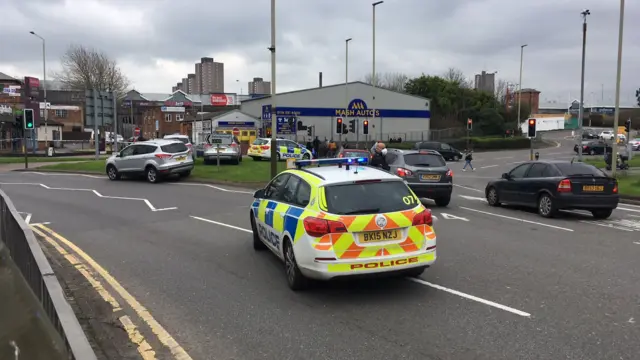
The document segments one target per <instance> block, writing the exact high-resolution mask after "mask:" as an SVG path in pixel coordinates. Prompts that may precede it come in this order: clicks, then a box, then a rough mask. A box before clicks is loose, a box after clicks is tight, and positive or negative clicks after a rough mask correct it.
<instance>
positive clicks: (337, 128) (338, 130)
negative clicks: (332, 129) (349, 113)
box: [336, 118, 343, 134]
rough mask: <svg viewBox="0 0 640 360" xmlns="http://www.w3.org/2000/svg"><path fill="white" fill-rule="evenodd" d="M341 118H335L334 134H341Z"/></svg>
mask: <svg viewBox="0 0 640 360" xmlns="http://www.w3.org/2000/svg"><path fill="white" fill-rule="evenodd" d="M342 125H343V124H342V118H337V119H336V134H341V133H342Z"/></svg>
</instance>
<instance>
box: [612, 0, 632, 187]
mask: <svg viewBox="0 0 640 360" xmlns="http://www.w3.org/2000/svg"><path fill="white" fill-rule="evenodd" d="M623 30H624V0H620V24H619V29H618V71H617V74H616V112H615V115H614V119H613V133H614V134H617V133H618V125H619V124H620V123H619V120H620V78H621V76H622V33H623ZM627 135H631V134H627ZM629 138H631V137H630V136H629ZM617 140H618V139H617V135H616V136H615V137H614V141H615V145H614V146H613V147H614V148H616V150H617V147H618V145H617V144H618V141H617ZM627 141H629V139H627ZM616 150H614V153H613V154H612V156H611V176H615V175H616V167H617V160H618V156H617V154H618V152H617V151H616ZM629 156H631V151H629Z"/></svg>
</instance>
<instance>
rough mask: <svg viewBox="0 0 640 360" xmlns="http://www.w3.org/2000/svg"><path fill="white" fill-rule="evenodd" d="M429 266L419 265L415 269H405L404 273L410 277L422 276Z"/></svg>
mask: <svg viewBox="0 0 640 360" xmlns="http://www.w3.org/2000/svg"><path fill="white" fill-rule="evenodd" d="M426 269H427V268H426V267H424V266H421V267H417V268H413V269H409V270H407V271H405V273H404V275H406V276H408V277H414V278H417V277H420V275H422V273H423V272H424V271H425V270H426Z"/></svg>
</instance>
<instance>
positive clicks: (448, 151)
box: [413, 141, 462, 161]
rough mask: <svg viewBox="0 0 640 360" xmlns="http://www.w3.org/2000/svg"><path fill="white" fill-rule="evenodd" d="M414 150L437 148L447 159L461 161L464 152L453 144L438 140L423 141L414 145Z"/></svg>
mask: <svg viewBox="0 0 640 360" xmlns="http://www.w3.org/2000/svg"><path fill="white" fill-rule="evenodd" d="M413 148H414V150H435V151H437V152H439V153H440V155H442V157H443V158H444V159H445V160H447V161H460V160H461V159H462V152H460V151H459V150H458V149H456V148H454V147H453V146H451V145H449V144H445V143H441V142H437V141H422V142H417V143H415V145H414V147H413Z"/></svg>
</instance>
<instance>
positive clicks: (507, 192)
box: [485, 161, 620, 219]
mask: <svg viewBox="0 0 640 360" xmlns="http://www.w3.org/2000/svg"><path fill="white" fill-rule="evenodd" d="M485 195H486V198H487V202H488V203H489V205H490V206H500V205H502V204H508V205H518V206H525V207H530V208H535V209H537V211H538V214H540V215H541V216H543V217H554V216H555V215H556V214H557V212H558V211H559V210H586V211H590V212H591V213H592V214H593V216H594V217H595V218H597V219H606V218H608V217H609V216H611V213H612V212H613V210H614V209H615V208H616V207H617V206H618V202H619V200H620V196H619V194H618V182H617V180H616V179H614V178H611V177H609V176H607V175H606V174H605V173H604V172H602V171H601V170H599V169H598V168H596V167H595V166H593V165H589V164H585V163H582V162H573V161H571V162H568V161H531V162H526V163H524V164H520V165H517V166H516V167H515V168H513V169H512V170H511V171H509V172H507V173H504V174H502V178H501V179H497V180H493V181H490V182H489V183H488V184H487V186H486V188H485Z"/></svg>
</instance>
